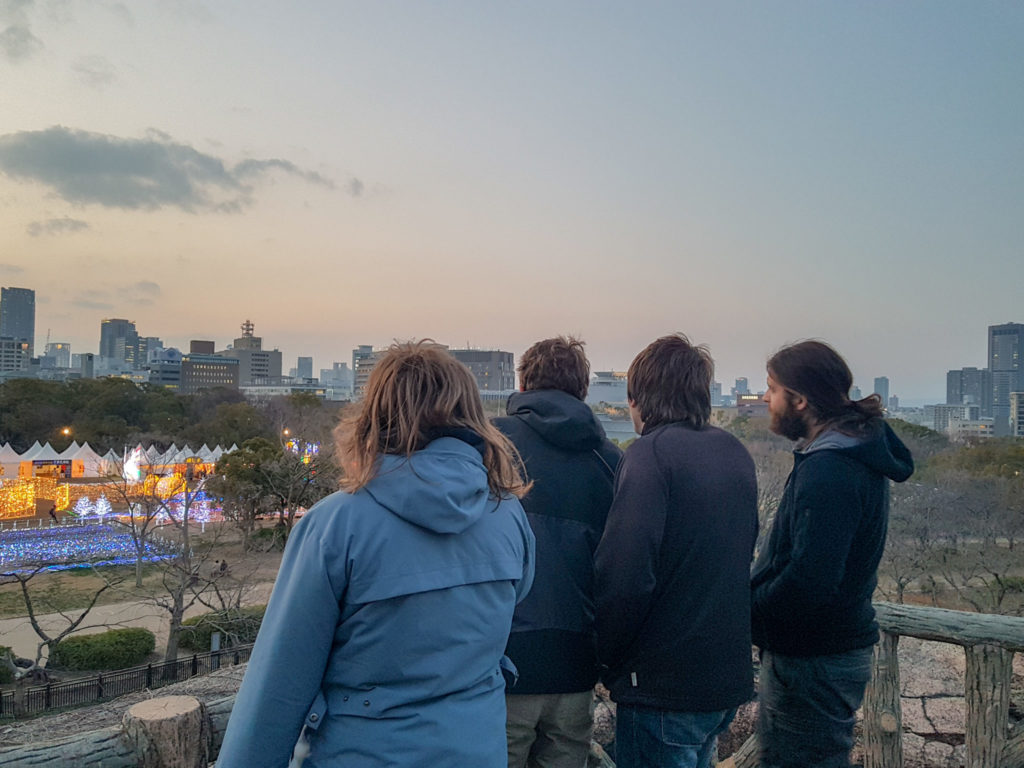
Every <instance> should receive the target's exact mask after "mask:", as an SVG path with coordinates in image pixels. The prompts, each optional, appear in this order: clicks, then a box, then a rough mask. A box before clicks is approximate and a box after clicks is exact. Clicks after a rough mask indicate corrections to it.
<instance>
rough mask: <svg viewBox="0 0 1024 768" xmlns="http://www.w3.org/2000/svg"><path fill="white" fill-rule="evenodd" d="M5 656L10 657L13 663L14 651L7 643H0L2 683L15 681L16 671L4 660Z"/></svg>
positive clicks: (0, 674) (0, 681) (0, 676)
mask: <svg viewBox="0 0 1024 768" xmlns="http://www.w3.org/2000/svg"><path fill="white" fill-rule="evenodd" d="M5 658H10V660H11V662H12V663H13V662H14V651H12V650H11V649H10V648H8V647H7V646H6V645H0V683H12V682H14V672H13V671H12V670H11V668H10V667H9V666H7V662H6V661H4V659H5Z"/></svg>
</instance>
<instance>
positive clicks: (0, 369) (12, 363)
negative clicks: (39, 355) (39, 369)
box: [0, 336, 32, 373]
mask: <svg viewBox="0 0 1024 768" xmlns="http://www.w3.org/2000/svg"><path fill="white" fill-rule="evenodd" d="M31 360H32V356H31V355H30V354H29V344H28V342H27V341H24V340H22V339H12V338H11V337H9V336H0V373H12V372H15V371H18V372H22V373H27V372H28V369H29V362H30V361H31Z"/></svg>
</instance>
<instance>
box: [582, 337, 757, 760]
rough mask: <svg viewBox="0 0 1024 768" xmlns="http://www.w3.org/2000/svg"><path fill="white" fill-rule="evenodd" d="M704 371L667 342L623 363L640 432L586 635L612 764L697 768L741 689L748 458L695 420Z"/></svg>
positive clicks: (750, 497) (678, 341)
mask: <svg viewBox="0 0 1024 768" xmlns="http://www.w3.org/2000/svg"><path fill="white" fill-rule="evenodd" d="M713 368H714V364H713V362H712V360H711V356H710V354H709V353H708V351H707V349H706V348H705V347H703V346H694V345H692V344H691V343H690V342H689V340H688V339H687V338H686V337H685V336H683V335H681V334H679V335H674V336H665V337H663V338H660V339H658V340H657V341H655V342H653V343H651V344H650V345H649V346H648V347H647V348H646V349H645V350H644V351H643V352H641V353H640V354H639V355H637V357H636V359H635V360H634V361H633V363H632V365H630V367H629V374H628V381H627V391H628V395H629V407H630V413H631V414H632V416H633V422H634V424H635V425H636V428H637V431H638V432H640V434H641V436H640V438H639V439H638V440H636V441H635V442H634V443H633V444H632V445H630V446H629V448H628V449H627V450H626V455H625V456H624V458H623V460H622V464H620V466H619V472H618V475H617V477H616V480H615V500H614V502H613V503H612V508H611V511H610V512H609V514H608V524H607V525H606V526H605V532H604V537H603V538H602V539H601V543H600V544H599V545H598V548H597V557H596V569H597V638H598V652H599V655H600V659H601V662H602V663H603V664H604V665H606V666H607V670H606V671H605V672H604V673H603V674H602V679H603V680H604V683H605V685H606V686H607V687H608V689H609V690H610V692H611V696H612V699H613V700H614V701H615V702H617V704H618V708H617V717H616V727H615V763H616V765H618V766H619V767H620V768H638V766H643V767H644V768H646V767H648V766H649V767H650V768H664V767H665V766H672V768H676V767H683V766H685V767H686V768H693V767H698V766H699V767H700V768H704V767H705V766H708V765H709V764H710V762H711V757H712V752H713V751H714V749H715V745H716V743H717V736H718V734H719V733H721V732H722V731H724V730H725V729H726V728H727V727H728V726H729V723H730V722H731V721H732V718H733V716H734V715H735V713H736V708H737V707H738V706H739V705H740V704H742V703H743V702H745V701H747V700H748V699H750V697H751V696H752V695H753V688H754V686H753V669H752V664H751V642H750V584H749V578H750V561H751V559H752V557H753V551H754V542H755V540H756V538H757V481H756V477H755V471H754V462H753V460H752V459H751V458H750V454H748V453H747V450H746V449H745V448H744V447H743V445H742V444H741V443H740V442H739V440H737V439H736V438H735V437H733V436H732V435H730V434H728V433H727V432H724V431H723V430H721V429H718V428H716V427H712V426H710V425H709V424H708V420H709V418H710V416H711V392H710V389H711V380H712V377H713Z"/></svg>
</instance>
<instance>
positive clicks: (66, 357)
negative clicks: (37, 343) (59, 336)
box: [46, 341, 71, 368]
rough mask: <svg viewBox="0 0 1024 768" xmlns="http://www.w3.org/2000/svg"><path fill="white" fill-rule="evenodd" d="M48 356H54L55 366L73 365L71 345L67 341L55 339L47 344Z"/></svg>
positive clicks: (66, 366) (67, 366)
mask: <svg viewBox="0 0 1024 768" xmlns="http://www.w3.org/2000/svg"><path fill="white" fill-rule="evenodd" d="M46 356H47V357H52V358H53V367H54V368H70V367H71V345H70V344H68V343H67V342H66V341H54V342H50V343H49V344H47V345H46Z"/></svg>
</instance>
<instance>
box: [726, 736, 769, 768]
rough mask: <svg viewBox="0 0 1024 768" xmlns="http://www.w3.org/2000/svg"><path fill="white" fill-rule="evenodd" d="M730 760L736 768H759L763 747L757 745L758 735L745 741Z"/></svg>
mask: <svg viewBox="0 0 1024 768" xmlns="http://www.w3.org/2000/svg"><path fill="white" fill-rule="evenodd" d="M729 759H730V760H731V761H732V763H733V765H734V766H735V768H757V764H758V762H759V761H760V759H761V745H760V744H758V743H757V734H756V733H755V734H752V735H751V736H750V738H749V739H747V740H746V741H744V742H743V744H742V746H740V748H739V749H737V750H736V751H735V752H734V753H733V754H732V757H730V758H729Z"/></svg>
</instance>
